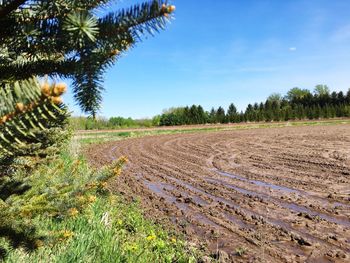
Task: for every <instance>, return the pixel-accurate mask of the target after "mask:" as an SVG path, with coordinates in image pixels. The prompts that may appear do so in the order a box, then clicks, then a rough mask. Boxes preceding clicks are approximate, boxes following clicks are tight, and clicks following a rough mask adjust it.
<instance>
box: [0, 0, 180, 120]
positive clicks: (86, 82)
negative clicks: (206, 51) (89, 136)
mask: <svg viewBox="0 0 350 263" xmlns="http://www.w3.org/2000/svg"><path fill="white" fill-rule="evenodd" d="M109 2H111V1H110V0H95V1H93V0H91V1H83V0H77V1H68V0H60V1H53V0H51V1H41V0H7V1H0V43H1V44H0V83H3V82H5V81H8V80H11V79H16V80H21V79H28V78H30V77H33V76H43V75H45V74H47V75H49V76H60V77H68V78H72V79H73V86H74V89H73V93H74V97H75V99H76V101H77V103H78V104H79V105H80V107H81V109H82V110H83V111H84V112H86V113H89V114H91V115H92V116H95V115H96V114H97V111H98V110H99V108H100V103H101V100H102V91H103V86H102V81H103V73H104V72H105V70H106V69H107V68H108V67H109V66H111V65H113V64H114V63H115V62H116V60H117V59H118V58H119V57H120V56H121V54H123V52H125V51H126V50H128V49H130V48H131V47H132V46H134V45H135V44H136V43H137V42H139V41H140V40H141V39H142V35H144V34H146V33H148V34H151V35H153V34H154V33H155V32H158V31H159V30H160V29H163V28H164V27H165V25H166V22H167V21H168V20H169V18H170V14H171V13H172V12H173V11H174V10H175V7H174V6H170V5H166V4H165V3H164V2H163V1H161V0H153V1H151V2H146V3H142V4H137V5H135V6H133V7H130V8H128V9H124V10H119V11H116V12H110V13H109V14H107V15H104V16H97V15H96V14H98V12H97V11H98V9H99V8H101V7H104V6H106V5H107V4H109ZM100 13H101V12H100Z"/></svg>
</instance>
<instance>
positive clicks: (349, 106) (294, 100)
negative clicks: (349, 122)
mask: <svg viewBox="0 0 350 263" xmlns="http://www.w3.org/2000/svg"><path fill="white" fill-rule="evenodd" d="M336 117H350V89H349V90H348V92H347V93H346V94H344V92H342V91H339V92H336V91H333V92H330V89H329V88H328V87H327V86H326V85H317V86H316V87H315V89H314V91H313V92H311V91H310V90H308V89H300V88H297V87H296V88H292V89H291V90H289V91H288V92H287V94H286V95H285V96H282V95H281V94H278V93H274V94H271V95H270V96H269V97H268V98H267V99H266V101H264V102H260V103H258V102H256V103H253V104H248V106H247V108H246V109H245V111H238V110H237V108H236V106H235V105H234V104H233V103H231V104H230V105H229V107H228V109H227V110H226V111H225V109H224V108H223V107H222V106H220V107H218V108H217V109H215V108H214V107H213V108H212V109H211V110H210V111H205V110H204V109H203V107H202V106H201V105H192V106H190V107H188V106H186V107H177V108H171V109H169V110H167V111H164V112H163V114H161V115H160V116H158V119H159V125H160V126H171V125H189V124H206V123H240V122H259V121H266V122H271V121H289V120H303V119H309V120H313V119H328V118H336Z"/></svg>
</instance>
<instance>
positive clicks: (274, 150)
mask: <svg viewBox="0 0 350 263" xmlns="http://www.w3.org/2000/svg"><path fill="white" fill-rule="evenodd" d="M86 154H87V157H88V159H89V161H90V162H91V163H92V164H93V165H95V166H100V165H103V164H107V163H109V162H110V161H111V160H113V159H115V158H118V157H119V156H121V155H124V156H127V157H128V159H129V160H130V161H129V163H128V165H127V167H126V168H125V169H124V171H123V174H122V175H121V176H120V177H118V178H117V179H116V180H115V181H112V182H111V183H110V187H111V189H115V190H116V191H118V192H122V193H123V194H125V195H126V196H129V197H132V198H136V197H139V198H140V199H141V203H142V206H143V208H144V211H145V214H146V215H148V216H150V217H152V218H153V219H155V220H157V221H158V222H161V223H163V224H164V225H167V224H168V225H169V224H172V225H173V226H175V227H176V228H177V229H178V230H180V231H183V232H184V233H185V234H186V237H187V238H188V239H189V240H190V242H192V243H195V244H197V246H202V247H204V248H206V249H207V250H208V251H209V252H210V253H216V254H219V255H220V257H221V260H222V262H226V261H227V262H231V261H235V262H350V125H334V126H317V127H287V128H272V129H271V128H270V129H255V130H237V131H220V132H207V133H191V134H174V135H159V136H148V137H143V138H136V139H128V140H123V141H118V142H108V143H104V144H100V145H93V146H90V148H88V149H87V150H86Z"/></svg>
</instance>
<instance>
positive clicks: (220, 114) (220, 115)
mask: <svg viewBox="0 0 350 263" xmlns="http://www.w3.org/2000/svg"><path fill="white" fill-rule="evenodd" d="M215 119H216V121H217V122H219V123H225V121H226V115H225V110H224V108H223V107H221V106H220V107H219V108H218V110H217V111H216V114H215Z"/></svg>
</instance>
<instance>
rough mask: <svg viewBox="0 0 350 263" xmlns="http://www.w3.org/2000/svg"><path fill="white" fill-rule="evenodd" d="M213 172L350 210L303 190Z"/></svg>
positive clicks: (348, 206) (344, 205)
mask: <svg viewBox="0 0 350 263" xmlns="http://www.w3.org/2000/svg"><path fill="white" fill-rule="evenodd" d="M213 171H215V172H216V173H218V174H220V175H222V176H225V177H229V178H233V179H237V180H240V181H243V182H248V183H252V184H255V185H256V186H262V187H265V188H270V189H274V190H277V191H281V192H285V193H295V194H298V195H300V196H305V197H307V198H310V197H311V198H313V199H316V200H318V201H320V202H321V203H322V205H324V206H327V205H332V206H334V207H335V206H340V207H346V208H350V205H347V204H343V203H340V202H331V201H330V200H325V199H323V198H320V197H317V196H313V195H311V194H309V193H307V192H305V191H302V190H298V189H293V188H289V187H286V186H281V185H276V184H272V183H267V182H263V181H259V180H251V179H247V178H245V177H243V176H239V175H236V174H231V173H227V172H223V171H220V170H217V169H213Z"/></svg>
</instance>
